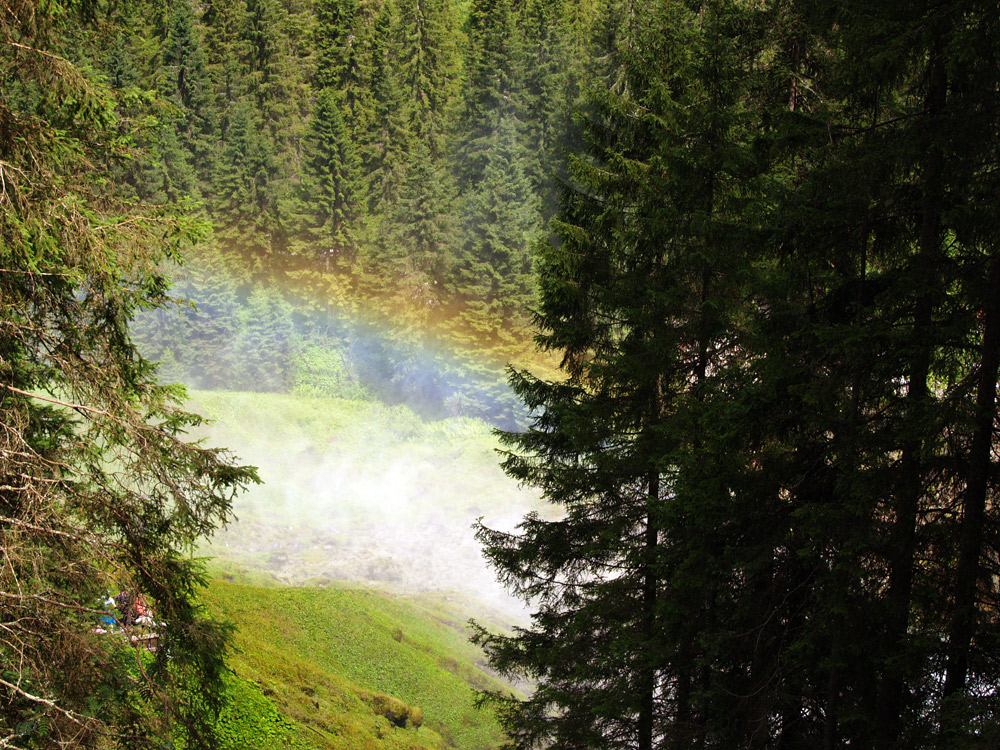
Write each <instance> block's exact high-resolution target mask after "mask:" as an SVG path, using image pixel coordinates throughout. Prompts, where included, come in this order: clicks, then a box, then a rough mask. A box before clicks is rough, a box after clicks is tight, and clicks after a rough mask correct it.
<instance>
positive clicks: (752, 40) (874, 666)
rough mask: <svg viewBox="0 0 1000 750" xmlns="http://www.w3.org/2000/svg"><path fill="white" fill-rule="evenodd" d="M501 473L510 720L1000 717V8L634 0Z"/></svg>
mask: <svg viewBox="0 0 1000 750" xmlns="http://www.w3.org/2000/svg"><path fill="white" fill-rule="evenodd" d="M602 13H603V17H604V19H605V25H604V27H603V28H602V29H599V34H598V35H597V37H596V38H597V39H598V41H599V43H601V44H603V51H602V53H601V54H600V55H597V56H595V61H596V66H597V70H596V71H595V73H596V74H599V75H600V79H601V82H602V83H601V85H599V86H596V87H595V90H594V91H593V92H592V94H591V95H590V96H589V98H588V102H587V105H586V108H585V110H584V113H585V130H586V143H587V149H586V150H585V151H583V152H581V153H580V154H579V155H578V156H577V157H576V158H575V159H574V160H573V163H572V179H571V180H570V181H569V182H568V184H567V187H566V190H565V194H564V196H563V198H562V201H561V207H560V211H559V216H558V219H557V221H556V222H555V223H554V230H555V231H554V237H553V239H551V240H550V241H548V242H546V243H544V244H542V245H540V247H539V249H538V257H537V261H536V262H537V263H538V265H539V273H540V283H541V291H540V303H539V308H538V313H537V315H536V324H537V326H538V328H539V330H540V335H539V336H540V338H539V340H540V342H541V344H542V346H543V347H545V348H547V349H549V350H552V351H555V352H558V353H560V354H561V356H562V357H563V371H564V375H565V377H563V378H561V379H558V380H555V381H544V380H538V379H535V378H533V377H531V376H530V375H529V374H527V373H519V374H517V375H515V376H514V379H513V384H514V387H515V388H516V389H517V391H518V393H519V394H520V395H521V397H522V399H523V400H524V401H525V403H526V404H527V406H528V407H529V408H530V409H531V410H532V413H533V414H534V415H535V416H534V421H533V426H532V427H531V429H529V430H528V431H527V432H524V433H512V434H508V435H507V436H506V438H505V439H506V442H507V445H508V447H509V453H507V455H506V458H505V467H506V470H507V471H508V473H509V474H510V475H511V476H513V477H516V478H517V479H519V480H522V481H524V482H527V483H529V484H532V485H535V486H537V487H539V488H541V490H542V491H543V492H544V494H545V496H546V497H547V498H548V499H549V500H550V501H552V502H553V503H555V504H556V505H557V506H558V507H559V508H561V510H562V515H561V516H560V517H558V518H557V519H555V520H547V519H543V518H541V517H538V516H529V517H528V518H526V519H525V520H524V522H523V523H522V525H521V526H520V528H519V529H518V531H517V532H516V533H513V534H506V533H500V532H496V531H491V530H489V529H486V528H483V529H480V532H479V533H480V538H481V539H482V540H483V541H484V543H485V545H486V548H487V550H488V553H489V555H490V556H491V558H492V560H493V562H494V563H495V565H496V567H497V569H498V571H499V573H500V574H501V576H502V577H503V578H504V579H505V580H506V581H507V582H508V583H509V584H510V586H511V587H512V588H513V589H514V590H515V591H518V592H520V593H522V594H524V596H525V597H526V598H528V599H529V600H530V601H531V602H532V603H533V606H534V611H535V614H534V616H533V623H532V625H531V626H530V627H526V628H524V629H520V630H517V631H515V633H514V634H513V635H510V636H504V635H491V634H489V633H486V632H481V633H480V636H479V639H480V640H481V641H482V642H483V643H484V644H485V646H486V648H487V650H488V652H489V654H490V658H491V661H492V663H493V665H494V666H495V667H496V668H498V669H499V670H500V671H501V672H504V673H508V674H515V675H519V676H525V675H526V676H528V677H529V678H532V679H534V680H536V681H537V689H536V691H535V692H534V694H533V695H532V696H531V697H530V698H529V699H527V700H524V701H516V700H512V699H506V698H503V697H502V696H493V703H494V704H495V705H497V706H498V707H499V709H500V710H501V712H502V714H503V715H504V717H505V721H506V725H507V728H508V730H509V731H510V738H511V740H510V747H514V748H535V747H564V748H570V747H572V748H582V747H592V748H617V747H621V748H626V747H628V748H640V749H642V750H651V749H652V748H668V747H678V748H679V747H712V748H736V747H739V748H765V747H766V748H771V747H774V748H817V747H826V748H833V747H873V748H924V747H927V748H930V747H936V748H973V747H975V748H986V747H994V746H995V745H996V744H997V742H998V741H1000V716H998V709H1000V705H998V700H1000V691H998V688H1000V663H998V662H997V659H996V654H997V644H998V636H1000V622H998V618H997V606H998V603H1000V589H998V584H997V581H998V572H1000V571H998V569H997V563H998V559H1000V558H998V556H1000V549H998V547H997V539H998V536H997V532H998V530H1000V517H998V509H997V504H996V502H995V499H996V492H997V489H998V482H1000V477H998V472H997V465H996V460H995V454H996V450H997V447H998V446H997V439H996V434H995V427H996V417H997V403H996V391H997V377H998V364H1000V360H998V357H1000V327H998V326H1000V318H998V315H1000V286H998V284H997V282H998V281H1000V255H998V251H997V247H998V239H1000V237H998V230H1000V222H998V220H997V209H996V202H995V199H994V198H993V196H995V195H996V190H997V187H998V185H997V171H996V164H997V163H998V161H997V158H998V155H1000V153H998V148H1000V129H998V122H1000V120H998V118H997V114H998V103H1000V28H998V23H1000V18H998V16H997V14H996V8H995V6H992V5H990V4H988V3H984V2H976V1H975V0H963V1H961V2H951V3H922V2H920V3H894V2H886V3H860V2H846V3H818V2H813V1H812V0H792V1H790V2H785V1H781V2H777V1H775V2H759V3H758V2H740V1H738V0H709V1H708V2H667V1H666V0H663V1H662V2H660V1H657V0H654V1H653V2H649V3H643V4H642V7H641V10H640V9H639V8H638V7H637V6H635V5H634V4H632V3H627V2H618V0H609V2H608V3H607V4H606V8H605V9H604V10H603V11H602Z"/></svg>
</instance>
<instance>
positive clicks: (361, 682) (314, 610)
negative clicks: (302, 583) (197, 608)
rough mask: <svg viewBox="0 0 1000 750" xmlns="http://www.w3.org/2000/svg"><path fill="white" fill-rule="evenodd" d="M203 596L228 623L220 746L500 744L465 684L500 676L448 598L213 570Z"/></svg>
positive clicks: (495, 685)
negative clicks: (487, 665)
mask: <svg viewBox="0 0 1000 750" xmlns="http://www.w3.org/2000/svg"><path fill="white" fill-rule="evenodd" d="M203 599H204V601H205V603H206V605H207V606H208V608H209V610H210V611H211V612H212V613H213V614H214V615H216V616H219V617H223V618H226V619H228V620H229V621H231V622H232V623H233V625H234V626H235V627H236V631H235V646H236V648H235V651H234V653H233V654H232V655H231V657H230V659H229V664H230V668H231V669H232V671H233V675H232V678H231V680H230V683H229V687H228V690H229V697H230V701H231V703H230V706H229V707H228V708H227V709H226V711H225V712H224V713H223V716H222V718H221V720H220V727H221V730H222V731H221V734H222V737H223V740H224V742H225V743H226V747H227V748H234V749H235V748H237V747H238V748H260V749H261V750H263V749H264V748H271V747H276V746H278V745H279V744H280V745H281V746H284V747H290V748H316V749H321V748H338V749H344V750H347V749H348V748H350V749H351V750H355V749H356V750H362V749H366V748H369V749H371V750H375V749H379V750H382V749H383V748H384V749H386V750H389V749H395V748H400V749H403V748H462V750H487V749H488V748H494V747H497V746H498V744H499V741H500V730H499V728H498V725H497V724H496V722H495V720H494V719H493V717H492V716H491V715H490V714H489V713H487V712H485V711H481V710H477V709H476V708H474V706H473V698H474V692H473V691H474V689H503V686H502V685H501V683H499V682H497V681H496V680H495V679H494V678H493V677H491V676H489V675H488V674H486V673H485V672H484V671H482V669H481V668H480V667H479V666H478V664H477V662H478V661H479V660H480V654H479V653H478V652H477V650H476V649H475V647H473V646H471V645H470V644H469V643H468V635H467V629H466V626H465V625H464V621H465V618H466V616H467V615H466V613H464V612H463V611H462V610H460V609H459V608H458V607H456V606H455V605H452V604H449V603H447V602H444V601H441V600H436V599H434V598H429V597H421V598H413V597H401V596H393V595H390V594H386V593H379V592H375V591H366V590H362V589H353V588H333V587H329V588H293V587H263V586H260V585H249V584H245V583H237V582H230V581H226V580H222V579H218V578H216V579H214V580H212V581H211V582H210V585H209V587H208V588H207V589H206V591H205V593H204V597H203ZM387 717H388V718H387ZM390 719H393V720H395V723H394V722H393V721H391V720H390Z"/></svg>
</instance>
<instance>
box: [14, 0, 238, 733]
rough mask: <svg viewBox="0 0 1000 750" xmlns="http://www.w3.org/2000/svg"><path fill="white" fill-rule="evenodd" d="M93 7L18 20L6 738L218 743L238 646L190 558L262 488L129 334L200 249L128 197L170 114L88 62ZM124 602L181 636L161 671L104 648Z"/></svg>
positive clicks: (115, 19)
mask: <svg viewBox="0 0 1000 750" xmlns="http://www.w3.org/2000/svg"><path fill="white" fill-rule="evenodd" d="M88 7H89V6H88V5H86V4H84V5H80V4H75V3H74V4H68V5H64V4H61V3H52V2H46V3H36V2H34V1H33V0H15V1H14V2H13V3H8V4H5V5H4V6H3V8H2V9H0V47H2V48H3V49H4V52H3V54H0V80H2V81H3V82H4V84H3V86H0V172H2V175H3V180H2V185H3V188H2V190H0V204H2V210H0V257H2V273H0V296H2V298H3V300H4V304H3V307H2V317H3V325H2V327H0V328H2V333H0V362H2V364H0V412H2V418H0V422H2V424H3V429H2V431H0V443H2V450H0V477H2V479H0V485H2V489H0V550H2V552H0V556H2V558H3V564H2V566H0V598H2V600H3V606H2V607H0V663H2V664H3V669H2V672H0V744H3V745H6V746H9V747H66V748H77V747H103V746H107V745H108V743H109V742H112V741H113V742H120V743H121V744H122V745H127V746H129V747H134V748H153V747H162V746H163V745H164V744H175V743H176V744H182V745H184V746H186V747H204V748H211V747H216V746H217V745H218V740H217V738H216V737H215V736H214V724H215V718H216V714H217V711H218V709H219V707H220V704H221V700H222V693H221V691H222V685H223V673H224V662H223V654H224V644H225V640H226V630H225V628H224V627H223V626H221V625H220V624H219V623H216V622H213V621H211V620H209V619H208V618H206V617H205V614H204V612H203V610H202V608H201V607H200V606H199V605H198V602H197V598H196V596H197V591H198V588H199V586H200V584H201V583H202V581H203V578H202V574H203V573H202V570H201V568H200V566H199V564H198V563H197V561H195V560H194V559H193V558H192V557H191V556H190V554H189V552H190V549H191V546H192V545H193V544H194V542H195V540H196V539H197V538H198V537H200V536H202V535H205V534H208V533H211V531H212V530H213V529H214V528H215V527H216V526H218V525H219V524H221V523H224V522H225V521H226V520H227V519H228V518H230V513H231V511H230V509H231V500H232V497H233V493H234V492H236V491H238V490H239V488H240V487H243V486H245V485H246V484H247V483H248V482H250V481H252V480H253V479H254V473H253V471H252V470H249V469H247V468H241V467H239V466H237V465H236V464H235V463H234V462H233V460H232V458H231V457H230V456H229V455H228V454H226V453H225V452H224V451H221V450H217V449H209V448H206V447H204V446H201V445H198V444H196V443H190V442H187V441H186V439H185V437H186V433H187V432H188V430H190V429H191V428H192V427H194V426H195V425H197V424H199V423H200V419H199V418H198V417H197V416H195V415H192V414H188V413H185V412H184V411H183V410H181V409H180V408H179V406H178V402H179V400H180V399H181V397H182V394H183V392H182V390H181V389H180V388H179V387H177V386H168V385H163V384H161V383H159V382H158V379H157V375H156V372H155V369H154V368H153V366H152V365H151V364H150V363H149V362H148V361H146V360H145V359H143V358H142V357H141V356H139V354H138V352H137V351H136V349H135V347H134V345H133V343H132V341H131V339H130V335H129V324H130V322H131V320H132V319H133V317H134V316H135V315H136V314H137V313H138V312H139V311H140V310H143V309H149V308H153V307H156V306H158V305H162V304H165V303H166V302H167V300H168V297H167V289H168V286H169V280H168V278H167V276H166V275H165V273H164V271H163V268H164V265H165V264H166V263H168V262H169V261H170V259H171V258H175V257H177V254H178V251H179V248H180V247H181V246H182V245H183V244H185V242H186V241H190V240H191V239H193V238H194V236H195V235H196V233H194V232H193V227H192V225H191V223H190V222H189V221H186V220H184V219H183V218H181V217H179V216H178V215H177V213H176V212H174V211H171V210H169V209H167V208H166V207H151V206H148V205H146V206H142V205H138V204H137V203H136V202H135V201H134V200H126V199H122V197H121V196H120V195H119V194H118V193H116V191H115V188H114V186H113V183H112V182H111V179H110V178H111V177H112V176H113V175H114V174H116V173H119V169H120V162H121V161H123V160H125V159H127V158H128V157H129V155H130V151H131V147H132V144H131V143H130V142H129V138H128V133H129V132H131V130H132V128H133V123H132V122H131V121H130V119H129V114H126V113H132V114H136V115H138V116H139V117H145V116H147V115H148V114H149V113H148V112H140V113H135V112H134V110H130V108H129V106H128V105H129V100H128V98H127V97H125V96H122V97H121V98H119V94H120V92H117V91H115V90H113V89H111V88H109V87H108V86H107V85H106V83H105V82H104V81H103V80H102V79H101V78H100V77H98V76H96V75H94V74H93V73H92V71H90V70H88V69H87V68H85V67H83V66H80V67H77V66H76V65H74V63H73V62H72V60H75V59H79V57H82V56H86V55H88V54H94V53H95V50H94V45H95V39H94V33H95V32H94V29H95V27H94V26H93V25H91V24H90V23H88V19H87V17H86V14H84V15H83V17H81V15H80V14H79V12H80V11H86V10H87V9H88ZM89 20H91V21H93V20H94V19H93V18H91V19H89ZM123 20H124V19H122V18H120V17H119V16H117V15H116V14H115V13H114V9H112V13H111V15H110V16H108V17H107V18H104V19H103V21H104V22H106V23H111V24H118V23H121V22H122V21H123ZM134 103H135V102H134V101H133V102H132V104H133V105H134ZM120 590H126V591H129V592H131V593H132V595H133V596H136V595H138V594H142V595H143V596H144V597H146V599H147V601H149V602H150V603H151V604H152V605H153V607H154V608H155V612H156V619H157V620H158V621H161V622H163V623H165V624H164V625H163V626H161V628H160V633H159V636H160V641H159V649H158V651H157V653H156V654H155V656H152V657H149V655H147V654H144V653H140V651H138V650H137V647H136V646H135V645H134V644H133V643H132V642H131V641H130V640H129V638H128V635H129V632H128V629H127V628H126V630H125V632H124V635H122V634H118V635H115V634H108V633H100V632H96V628H97V625H98V622H99V617H100V615H101V614H102V612H103V606H104V605H103V603H102V602H103V599H104V598H105V597H106V596H107V594H108V592H109V591H111V592H114V593H117V592H118V591H120ZM138 665H141V667H138ZM137 667H138V668H141V670H142V671H141V679H137V674H139V673H137V671H136V670H137ZM112 738H113V739H112Z"/></svg>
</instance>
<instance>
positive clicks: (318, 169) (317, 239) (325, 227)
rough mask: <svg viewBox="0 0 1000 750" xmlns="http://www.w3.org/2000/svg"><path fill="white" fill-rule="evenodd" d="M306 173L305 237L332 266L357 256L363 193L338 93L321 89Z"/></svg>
mask: <svg viewBox="0 0 1000 750" xmlns="http://www.w3.org/2000/svg"><path fill="white" fill-rule="evenodd" d="M305 148H306V153H305V168H306V175H305V177H304V179H303V181H302V185H301V188H300V191H299V208H298V215H299V217H301V220H302V221H304V226H303V231H304V234H303V235H302V238H303V240H302V241H304V242H305V243H306V246H307V247H310V248H311V252H312V253H314V254H319V255H320V257H323V258H324V262H325V263H326V264H327V265H329V263H330V262H331V260H337V261H340V260H344V259H348V258H350V257H352V256H353V253H354V249H355V246H354V240H353V237H352V227H351V220H352V219H353V218H354V216H355V212H356V210H357V206H358V205H359V193H360V192H361V185H360V181H361V175H360V171H361V165H360V160H359V158H358V157H357V154H356V152H355V150H354V144H353V143H352V142H351V138H350V133H349V132H348V128H347V126H346V125H345V123H344V118H343V115H342V113H341V100H340V97H339V95H338V94H337V92H335V91H333V90H332V89H323V90H322V91H320V92H319V95H318V96H317V97H316V108H315V110H314V112H313V118H312V122H311V123H310V128H309V134H308V136H307V138H306V143H305Z"/></svg>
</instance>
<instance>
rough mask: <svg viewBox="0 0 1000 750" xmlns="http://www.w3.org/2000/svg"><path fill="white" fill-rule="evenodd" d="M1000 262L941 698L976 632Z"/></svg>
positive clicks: (945, 725)
mask: <svg viewBox="0 0 1000 750" xmlns="http://www.w3.org/2000/svg"><path fill="white" fill-rule="evenodd" d="M998 285H1000V260H997V261H994V263H993V266H992V268H991V269H990V274H989V282H988V284H987V290H988V291H987V294H988V295H989V296H988V297H987V299H986V300H985V301H984V305H983V308H982V310H983V316H984V321H983V327H984V330H983V342H982V346H981V350H980V358H979V378H978V383H977V387H976V411H975V422H974V424H975V432H974V433H973V436H972V446H971V448H970V451H969V463H968V467H969V468H968V473H967V476H966V483H965V493H964V496H963V499H962V520H961V526H960V531H959V547H958V564H957V566H956V568H955V602H954V610H953V614H952V618H951V623H950V626H949V633H948V664H947V667H946V669H945V681H944V690H943V695H944V698H945V699H947V698H949V697H951V696H953V695H955V694H957V693H959V692H961V691H963V690H964V689H965V685H966V679H967V677H968V672H969V651H970V648H971V645H972V637H973V635H974V633H975V629H976V604H977V602H976V586H977V583H978V581H979V578H980V573H981V570H980V564H979V561H980V557H981V555H982V551H983V532H984V525H985V518H986V497H987V493H988V490H989V477H990V469H991V463H992V462H991V460H990V451H991V449H992V446H993V433H994V421H995V418H996V396H997V371H998V368H1000V299H998V296H1000V295H998V290H1000V286H998ZM953 721H954V717H953V716H951V718H950V719H949V712H947V711H946V712H945V714H944V717H943V719H942V729H943V731H945V732H947V731H949V730H951V729H954V728H955V727H953V726H951V724H952V722H953Z"/></svg>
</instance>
